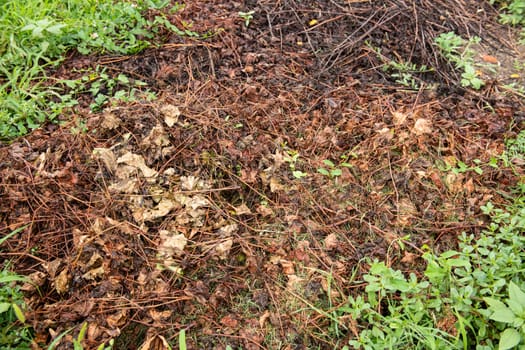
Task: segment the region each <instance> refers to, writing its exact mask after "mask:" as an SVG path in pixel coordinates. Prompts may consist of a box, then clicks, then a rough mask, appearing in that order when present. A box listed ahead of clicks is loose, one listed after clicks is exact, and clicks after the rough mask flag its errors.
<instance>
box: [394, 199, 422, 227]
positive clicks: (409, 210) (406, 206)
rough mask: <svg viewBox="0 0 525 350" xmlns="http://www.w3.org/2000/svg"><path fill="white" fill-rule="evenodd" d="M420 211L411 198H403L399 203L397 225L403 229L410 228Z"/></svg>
mask: <svg viewBox="0 0 525 350" xmlns="http://www.w3.org/2000/svg"><path fill="white" fill-rule="evenodd" d="M417 213H418V211H417V208H416V206H415V205H414V203H412V201H411V200H410V199H409V198H401V199H400V200H399V202H398V203H397V224H398V225H399V226H402V227H406V226H409V225H410V224H411V223H412V219H413V218H414V217H415V216H416V215H417Z"/></svg>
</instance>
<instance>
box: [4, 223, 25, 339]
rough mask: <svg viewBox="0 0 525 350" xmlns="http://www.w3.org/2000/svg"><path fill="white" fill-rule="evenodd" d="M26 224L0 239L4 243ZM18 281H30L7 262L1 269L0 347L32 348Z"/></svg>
mask: <svg viewBox="0 0 525 350" xmlns="http://www.w3.org/2000/svg"><path fill="white" fill-rule="evenodd" d="M25 228H26V226H24V227H20V228H18V229H16V230H14V231H12V232H11V233H9V234H7V235H6V236H5V237H3V238H1V239H0V245H2V244H3V243H4V242H5V241H7V240H8V239H9V238H11V237H13V236H14V235H16V234H17V233H18V232H20V231H21V230H23V229H25ZM17 282H28V280H27V278H25V277H24V276H20V275H18V274H16V273H13V272H11V271H10V269H9V264H6V265H5V266H4V268H3V270H2V271H0V348H2V349H30V348H31V339H32V338H33V333H32V330H31V328H30V327H29V326H26V325H25V322H26V317H25V315H24V309H25V307H26V305H25V302H24V296H23V295H22V292H21V291H20V287H19V286H18V284H17Z"/></svg>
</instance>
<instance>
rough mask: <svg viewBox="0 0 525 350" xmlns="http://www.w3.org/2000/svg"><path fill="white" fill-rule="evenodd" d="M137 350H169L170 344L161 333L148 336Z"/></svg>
mask: <svg viewBox="0 0 525 350" xmlns="http://www.w3.org/2000/svg"><path fill="white" fill-rule="evenodd" d="M139 350H171V347H170V344H169V343H168V341H167V340H166V339H165V338H164V337H163V336H162V335H158V334H157V335H155V336H153V337H150V338H148V339H147V340H146V341H145V342H144V343H143V344H142V346H141V347H140V348H139Z"/></svg>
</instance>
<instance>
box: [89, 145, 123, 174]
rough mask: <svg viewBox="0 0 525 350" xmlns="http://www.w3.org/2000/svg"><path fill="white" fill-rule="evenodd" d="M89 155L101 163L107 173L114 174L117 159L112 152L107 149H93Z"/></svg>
mask: <svg viewBox="0 0 525 350" xmlns="http://www.w3.org/2000/svg"><path fill="white" fill-rule="evenodd" d="M91 154H92V155H93V157H94V158H95V159H98V160H101V161H102V163H103V164H104V166H105V167H106V170H107V171H109V172H110V173H111V174H114V173H115V170H116V169H117V159H116V157H115V154H114V153H113V151H112V150H110V149H109V148H94V149H93V151H92V152H91Z"/></svg>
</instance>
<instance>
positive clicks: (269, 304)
mask: <svg viewBox="0 0 525 350" xmlns="http://www.w3.org/2000/svg"><path fill="white" fill-rule="evenodd" d="M480 3H481V2H479V1H466V0H465V1H462V2H460V1H452V0H447V1H445V0H441V1H432V2H429V1H417V4H416V3H414V2H411V1H408V0H391V1H390V0H382V1H373V2H368V1H364V0H363V1H359V0H358V1H342V0H323V1H309V0H307V1H295V0H289V1H222V0H219V1H195V2H188V3H187V6H186V8H185V9H184V10H183V11H181V12H178V13H175V14H172V15H171V16H172V17H171V18H170V20H171V21H172V22H173V23H175V24H178V25H179V26H183V25H184V23H192V24H193V26H192V27H191V29H192V30H193V31H195V32H198V33H206V32H209V33H212V35H210V36H209V38H207V39H205V40H194V39H191V38H181V37H178V36H174V35H171V34H170V33H167V32H166V33H159V36H160V39H161V40H162V42H163V44H162V45H161V46H159V47H156V48H150V49H148V50H146V51H145V52H143V53H141V54H139V55H136V56H130V57H113V56H96V57H95V56H90V57H85V56H81V55H79V54H76V53H72V54H71V56H70V57H69V58H68V59H67V60H66V61H65V62H64V64H63V65H62V66H61V67H59V68H58V69H57V70H56V71H54V72H50V74H52V75H53V76H54V77H57V78H65V79H73V78H78V77H81V76H82V75H83V74H84V72H85V71H86V69H93V68H94V67H96V66H98V65H101V66H104V67H106V68H107V71H108V72H109V73H110V74H112V75H114V76H117V75H118V74H119V73H125V74H126V75H128V76H129V77H131V78H133V79H140V80H142V81H145V82H147V83H148V88H149V89H151V90H152V91H154V92H155V93H156V94H157V96H158V99H157V100H154V101H146V100H140V101H138V102H132V103H128V104H123V103H121V104H118V105H111V106H107V107H106V108H105V109H104V110H103V111H101V112H100V113H92V112H90V111H89V103H90V101H89V96H87V95H86V96H84V97H82V98H83V100H82V103H81V104H80V105H79V106H77V107H75V108H74V109H72V110H71V113H70V114H69V115H67V116H64V120H65V121H66V120H67V122H65V123H64V125H61V126H58V125H57V124H49V125H46V126H45V127H44V128H42V129H39V130H36V131H35V132H33V133H32V134H30V135H28V136H26V137H22V138H20V139H18V140H15V141H14V142H12V143H11V144H9V145H4V146H2V147H1V148H0V196H1V201H0V230H1V232H2V234H7V233H9V232H10V231H12V230H14V229H16V228H18V227H20V226H23V225H28V227H27V228H26V229H24V230H23V231H22V232H21V233H20V234H18V235H17V236H15V237H13V238H12V239H10V240H9V241H7V242H6V243H5V245H4V246H3V248H4V249H3V252H2V258H1V259H2V260H4V263H5V261H7V260H10V261H11V262H12V266H13V268H15V269H16V271H17V272H19V273H22V274H24V275H29V276H31V278H32V280H33V281H34V282H35V283H36V284H37V285H38V286H39V288H38V291H37V290H36V289H35V288H34V287H31V286H30V285H27V286H26V288H25V293H26V295H27V303H28V306H29V309H28V311H27V316H28V320H29V321H28V322H29V323H30V324H31V325H33V327H34V329H35V331H36V334H37V339H38V341H41V342H42V343H43V344H48V343H49V342H50V341H51V339H52V338H53V337H55V336H56V335H59V334H61V333H62V332H64V331H65V330H67V329H69V328H71V327H77V328H76V330H75V332H78V330H79V327H80V325H81V324H83V323H84V322H87V323H88V331H87V338H86V341H85V346H86V349H91V348H95V347H96V346H97V345H98V344H100V343H101V342H103V341H107V340H108V339H110V338H113V339H115V340H116V345H115V349H137V348H139V346H140V345H141V344H142V343H143V342H144V341H146V340H147V339H150V340H151V339H155V338H153V337H154V336H155V335H162V336H163V337H165V338H166V339H167V340H168V341H170V342H171V343H172V344H176V342H177V336H178V333H179V331H180V330H181V329H185V330H186V334H187V344H188V349H225V348H226V346H228V345H229V346H231V347H232V348H234V349H236V348H242V349H313V348H320V349H334V348H340V347H341V346H342V344H344V343H345V342H346V341H347V340H348V339H350V338H351V337H353V336H354V333H353V332H352V326H351V324H350V322H349V325H348V330H346V331H344V332H343V335H342V336H341V338H339V339H337V338H335V337H333V336H330V333H329V331H328V330H329V327H330V320H329V319H328V318H326V317H324V316H323V315H322V314H320V313H318V312H316V311H315V308H318V309H324V310H330V308H331V307H332V306H335V305H339V304H341V303H344V299H345V296H348V295H355V294H358V293H360V292H362V290H363V289H362V288H363V283H362V279H361V278H360V276H361V275H362V274H363V273H366V272H367V270H368V262H369V261H370V260H368V259H371V260H373V259H379V260H383V261H386V262H387V263H388V265H389V266H392V267H395V268H398V269H401V270H402V271H404V272H407V273H408V272H414V273H416V274H418V275H421V273H422V271H423V270H424V267H425V265H424V261H423V259H422V258H421V255H422V249H423V247H425V246H426V247H430V248H432V249H434V250H435V251H436V252H440V251H443V250H445V249H449V248H453V247H455V245H456V241H457V239H456V237H457V236H458V235H459V234H461V233H462V232H467V233H478V232H479V231H480V230H481V229H482V228H483V227H484V225H485V224H486V221H487V218H486V217H484V216H483V215H482V214H481V212H480V209H479V207H480V205H483V204H485V203H486V202H487V201H489V200H490V201H492V202H493V203H495V204H496V205H497V204H502V203H504V202H505V200H506V197H507V195H508V193H509V190H510V188H511V187H512V186H513V185H514V184H515V183H516V182H517V180H518V178H519V177H520V176H523V173H522V172H521V173H520V171H521V170H520V169H519V168H518V171H517V172H516V171H512V170H511V169H510V168H505V167H491V166H488V165H487V163H489V161H490V160H491V158H493V157H495V156H497V155H498V154H501V152H502V151H503V149H504V140H505V139H506V138H511V137H513V136H514V135H516V133H517V132H519V131H520V130H521V129H522V128H523V126H524V120H525V103H524V99H523V96H520V95H519V94H513V93H509V94H505V93H504V92H505V91H504V90H503V89H502V88H501V85H502V84H503V83H509V82H511V78H510V74H509V73H510V72H511V71H512V69H513V68H512V66H511V65H510V63H511V62H514V60H515V59H516V58H517V57H518V55H519V49H517V47H516V46H515V44H513V43H514V42H515V41H514V39H513V35H514V33H513V32H511V31H510V30H509V29H508V28H505V27H500V26H499V25H498V24H497V14H496V12H495V10H494V9H492V8H491V7H490V6H489V5H480ZM239 11H243V12H248V11H254V12H253V18H252V19H251V20H250V21H249V25H248V26H246V23H245V19H243V18H241V17H240V16H239V14H238V13H239ZM448 31H455V32H456V33H458V34H460V35H463V36H465V37H468V36H474V35H477V36H479V37H480V38H482V43H483V44H484V46H482V47H481V48H480V49H479V50H480V52H479V57H478V58H480V60H481V61H483V60H484V59H483V57H487V56H491V57H495V58H496V60H497V63H498V64H495V65H494V68H495V69H490V70H487V72H489V73H490V72H494V71H497V74H495V75H493V76H485V77H484V78H485V79H486V80H487V84H486V86H485V87H484V88H482V89H481V90H480V91H471V90H468V89H464V88H462V87H461V86H460V84H459V80H460V78H459V76H458V73H457V72H456V71H455V70H454V69H453V67H452V66H451V64H450V63H447V62H446V61H445V60H443V59H442V58H440V56H439V54H438V53H437V48H436V47H435V45H433V44H432V41H433V38H434V37H435V36H437V35H438V34H440V33H443V32H448ZM377 48H380V50H381V55H383V57H388V58H389V59H390V60H404V61H409V62H412V63H415V64H417V65H418V66H421V65H426V66H428V67H432V68H433V70H432V71H426V72H419V73H414V75H413V76H414V79H415V82H416V83H417V87H416V88H414V86H412V87H406V86H403V85H400V84H399V83H397V82H396V79H395V78H393V77H392V75H391V73H389V72H388V71H385V70H384V69H382V68H383V66H384V60H382V59H381V57H380V56H379V55H378V54H377V50H376V49H377ZM481 51H482V52H481ZM485 61H488V60H486V59H485ZM490 62H492V61H490ZM490 62H488V63H487V64H493V63H490ZM505 62H507V63H508V64H501V63H505ZM484 72H485V71H484ZM489 73H486V74H489ZM481 74H485V73H481ZM523 74H524V73H523V72H522V75H523ZM79 125H82V128H79ZM326 160H329V161H331V162H332V163H333V165H331V164H329V163H327V162H326ZM478 160H479V164H480V165H479V168H480V169H481V170H482V174H479V173H477V172H476V171H474V170H464V171H455V172H454V171H451V168H454V169H458V168H460V163H459V162H463V163H465V164H466V165H468V166H470V167H472V168H475V167H477V166H478V165H477V162H478ZM319 168H324V169H326V171H327V172H328V174H322V173H320V172H318V169H319ZM478 170H479V169H478ZM407 236H409V238H408V239H407V238H406V237H407ZM400 240H403V241H404V242H405V244H404V245H399V244H398V243H399V241H400ZM402 247H404V249H401V248H402ZM75 332H72V333H71V334H68V335H67V336H65V337H64V338H63V341H62V343H61V345H60V347H62V348H68V346H69V345H70V344H71V343H70V342H71V339H73V337H74V336H75V334H76V333H75ZM157 339H160V338H157ZM68 344H69V345H68ZM60 347H59V348H60ZM151 348H153V347H151ZM159 348H161V347H159Z"/></svg>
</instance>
